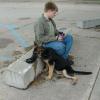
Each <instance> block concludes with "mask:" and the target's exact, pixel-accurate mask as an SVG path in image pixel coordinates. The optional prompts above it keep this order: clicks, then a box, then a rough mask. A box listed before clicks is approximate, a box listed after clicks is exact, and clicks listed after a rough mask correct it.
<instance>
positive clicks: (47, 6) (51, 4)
mask: <svg viewBox="0 0 100 100" xmlns="http://www.w3.org/2000/svg"><path fill="white" fill-rule="evenodd" d="M48 10H51V11H57V12H58V7H57V5H56V4H55V3H54V2H51V1H49V2H47V3H46V4H45V7H44V11H45V12H47V11H48Z"/></svg>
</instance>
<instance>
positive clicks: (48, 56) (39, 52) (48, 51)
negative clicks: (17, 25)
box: [26, 43, 92, 82]
mask: <svg viewBox="0 0 100 100" xmlns="http://www.w3.org/2000/svg"><path fill="white" fill-rule="evenodd" d="M38 57H40V58H41V60H42V61H43V62H44V63H45V64H46V67H47V68H48V76H47V79H51V78H52V77H53V72H54V70H56V71H60V72H62V75H63V76H64V77H66V78H69V79H72V80H73V81H75V82H76V81H77V80H78V78H77V77H75V76H74V74H80V75H89V74H92V72H84V71H75V70H74V69H73V68H72V67H71V65H70V64H69V62H68V61H67V60H65V59H64V58H63V57H62V56H60V55H59V54H57V53H56V52H55V50H54V49H52V48H48V47H46V48H44V47H42V46H38V45H37V44H36V43H34V51H33V56H32V59H31V60H33V62H34V61H35V60H36V59H37V58H38ZM26 62H27V61H26Z"/></svg>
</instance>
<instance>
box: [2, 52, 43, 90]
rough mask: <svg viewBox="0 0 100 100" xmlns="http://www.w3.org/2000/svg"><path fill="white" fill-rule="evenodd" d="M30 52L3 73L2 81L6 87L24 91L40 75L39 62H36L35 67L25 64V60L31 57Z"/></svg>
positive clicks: (40, 64)
mask: <svg viewBox="0 0 100 100" xmlns="http://www.w3.org/2000/svg"><path fill="white" fill-rule="evenodd" d="M32 51H33V50H30V51H29V52H28V53H26V54H25V55H23V56H22V57H21V58H19V59H18V60H17V61H15V62H13V63H12V64H10V65H9V66H8V68H7V69H5V70H4V71H3V73H2V79H3V81H4V82H5V83H6V84H7V85H9V86H13V87H16V88H20V89H25V88H27V87H28V85H29V84H30V83H31V82H32V81H34V79H35V77H37V76H38V75H39V74H40V73H41V71H42V68H43V66H42V62H41V61H37V65H36V66H35V64H34V65H33V64H27V63H26V62H25V59H27V58H29V57H31V55H32ZM37 60H40V59H37Z"/></svg>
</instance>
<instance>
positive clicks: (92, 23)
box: [76, 19, 100, 28]
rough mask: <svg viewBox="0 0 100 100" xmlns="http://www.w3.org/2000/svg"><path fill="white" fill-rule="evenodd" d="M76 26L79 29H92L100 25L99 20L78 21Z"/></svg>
mask: <svg viewBox="0 0 100 100" xmlns="http://www.w3.org/2000/svg"><path fill="white" fill-rule="evenodd" d="M76 25H77V27H79V28H92V27H95V26H98V25H100V19H91V20H83V21H78V22H77V23H76Z"/></svg>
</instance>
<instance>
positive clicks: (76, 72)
mask: <svg viewBox="0 0 100 100" xmlns="http://www.w3.org/2000/svg"><path fill="white" fill-rule="evenodd" d="M73 71H74V73H75V74H78V75H90V74H92V72H84V71H75V70H73Z"/></svg>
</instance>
